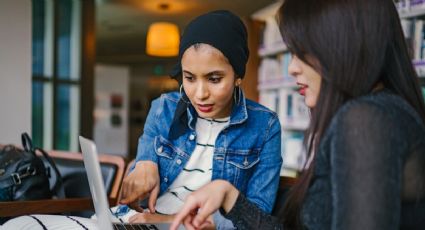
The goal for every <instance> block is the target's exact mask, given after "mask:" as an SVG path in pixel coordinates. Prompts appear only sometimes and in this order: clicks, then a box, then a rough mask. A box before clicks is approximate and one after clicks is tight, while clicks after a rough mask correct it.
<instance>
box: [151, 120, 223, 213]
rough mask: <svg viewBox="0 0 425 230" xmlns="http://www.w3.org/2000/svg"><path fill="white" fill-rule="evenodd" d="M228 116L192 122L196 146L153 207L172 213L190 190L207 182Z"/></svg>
mask: <svg viewBox="0 0 425 230" xmlns="http://www.w3.org/2000/svg"><path fill="white" fill-rule="evenodd" d="M229 119H230V118H229V117H226V118H221V119H208V118H201V117H198V119H197V121H196V147H195V150H194V151H193V153H192V155H191V156H190V159H189V161H188V162H187V164H186V165H185V166H184V168H183V171H182V172H181V173H180V174H179V175H178V176H177V178H176V180H175V181H174V182H173V183H172V184H171V185H170V187H169V189H168V190H167V192H165V193H164V194H163V195H162V196H161V197H159V198H158V200H157V202H156V210H157V211H158V212H160V213H163V214H170V215H171V214H175V213H177V212H178V211H179V210H180V208H181V207H182V206H183V204H184V200H185V199H186V197H187V196H188V195H189V194H190V193H191V192H193V191H195V190H197V189H198V188H200V187H202V186H203V185H205V184H207V183H208V182H210V181H211V176H212V161H213V154H214V145H215V140H216V139H217V136H218V134H219V133H220V131H221V130H223V129H224V128H225V127H226V126H227V125H228V124H229Z"/></svg>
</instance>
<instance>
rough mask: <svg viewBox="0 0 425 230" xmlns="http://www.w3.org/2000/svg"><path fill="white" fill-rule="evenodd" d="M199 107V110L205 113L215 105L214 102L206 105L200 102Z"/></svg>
mask: <svg viewBox="0 0 425 230" xmlns="http://www.w3.org/2000/svg"><path fill="white" fill-rule="evenodd" d="M198 109H199V111H201V112H203V113H209V112H211V111H212V110H213V105H212V104H205V105H200V104H198Z"/></svg>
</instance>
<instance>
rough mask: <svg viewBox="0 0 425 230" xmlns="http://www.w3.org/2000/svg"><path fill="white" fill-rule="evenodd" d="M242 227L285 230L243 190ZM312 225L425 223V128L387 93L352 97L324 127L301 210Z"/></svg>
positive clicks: (237, 219) (238, 208) (235, 214)
mask: <svg viewBox="0 0 425 230" xmlns="http://www.w3.org/2000/svg"><path fill="white" fill-rule="evenodd" d="M225 216H226V217H227V218H229V219H230V220H232V221H233V223H234V224H235V226H236V227H238V229H283V227H282V225H281V221H280V220H279V219H278V218H275V217H272V216H269V215H267V214H265V213H262V212H261V211H260V210H259V209H258V208H256V207H255V206H254V205H252V204H251V203H249V201H248V200H246V199H245V198H244V197H243V195H239V197H238V200H237V202H236V204H235V206H234V207H233V209H232V210H231V211H230V212H229V213H227V214H225ZM301 216H302V222H303V224H304V226H305V227H306V229H346V230H350V229H425V126H424V124H423V121H422V119H421V118H420V117H419V115H418V114H417V113H416V111H415V110H414V109H413V108H412V107H411V106H410V105H409V104H408V103H407V102H406V101H405V100H403V99H402V98H400V97H399V96H396V95H394V94H391V93H390V92H388V91H381V92H377V93H373V94H369V95H367V96H364V97H361V98H358V99H355V100H352V101H350V102H347V103H346V104H345V105H344V106H343V107H341V108H340V109H339V111H338V112H337V114H336V115H335V117H334V118H333V119H332V122H331V124H330V126H329V128H328V130H327V131H326V133H325V135H324V137H323V139H322V141H321V144H320V146H319V150H318V152H317V155H316V156H315V170H314V177H313V180H312V183H311V185H310V187H309V190H308V192H307V196H306V199H305V202H304V204H303V209H302V215H301Z"/></svg>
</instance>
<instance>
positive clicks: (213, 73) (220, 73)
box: [183, 70, 225, 77]
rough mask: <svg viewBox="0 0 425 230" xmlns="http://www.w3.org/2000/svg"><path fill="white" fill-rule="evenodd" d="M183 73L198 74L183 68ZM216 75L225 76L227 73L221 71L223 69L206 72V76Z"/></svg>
mask: <svg viewBox="0 0 425 230" xmlns="http://www.w3.org/2000/svg"><path fill="white" fill-rule="evenodd" d="M183 73H185V74H188V75H190V76H196V75H195V74H193V73H191V72H190V71H187V70H183ZM214 75H218V76H223V75H225V73H224V71H221V70H214V71H211V72H209V73H207V74H204V77H211V76H214Z"/></svg>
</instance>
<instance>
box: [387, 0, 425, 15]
mask: <svg viewBox="0 0 425 230" xmlns="http://www.w3.org/2000/svg"><path fill="white" fill-rule="evenodd" d="M394 4H395V6H396V8H397V10H398V12H399V13H409V12H412V11H417V10H421V9H425V1H423V0H395V1H394Z"/></svg>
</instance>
